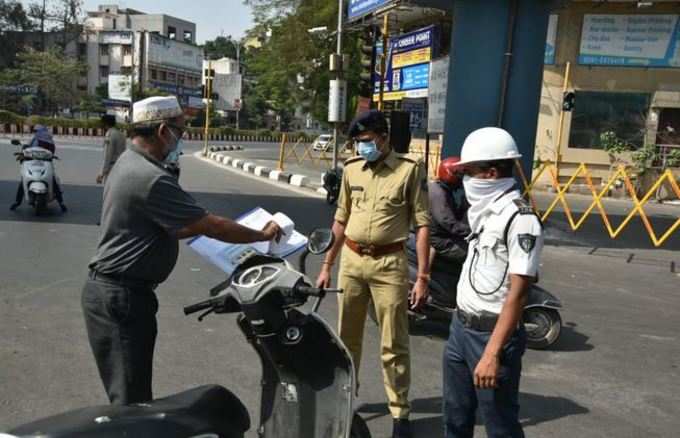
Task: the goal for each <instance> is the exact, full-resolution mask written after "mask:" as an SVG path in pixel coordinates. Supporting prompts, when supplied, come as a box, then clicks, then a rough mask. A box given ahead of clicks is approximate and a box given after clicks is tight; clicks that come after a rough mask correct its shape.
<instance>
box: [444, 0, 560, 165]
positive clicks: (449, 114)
mask: <svg viewBox="0 0 680 438" xmlns="http://www.w3.org/2000/svg"><path fill="white" fill-rule="evenodd" d="M514 3H515V2H514V0H485V1H478V0H456V1H455V3H454V21H455V23H454V26H453V31H452V34H451V65H450V67H449V82H448V94H447V102H446V118H445V128H444V129H445V132H444V148H443V151H442V155H443V156H450V155H460V149H461V147H462V146H463V141H464V140H465V137H467V135H468V134H469V133H470V132H472V131H474V130H475V129H478V128H482V127H485V126H498V118H499V109H500V102H501V94H502V82H503V72H504V65H505V53H506V50H507V44H508V42H507V39H508V27H509V17H510V14H511V13H512V9H513V4H514ZM517 5H518V6H517V15H516V18H515V25H514V37H513V46H512V51H513V56H512V59H511V65H510V75H509V78H508V83H507V93H506V100H505V110H504V111H503V117H502V122H501V127H502V128H504V129H507V130H508V131H509V132H510V133H511V134H512V135H513V137H514V138H515V140H516V141H517V144H518V146H519V149H520V152H521V153H522V154H523V158H522V166H523V168H524V171H525V172H526V173H527V174H528V175H530V172H531V166H532V162H533V157H534V148H535V139H536V126H537V123H538V110H539V105H540V99H541V85H542V84H541V82H542V78H543V59H544V54H545V41H546V34H547V30H548V18H549V13H550V9H551V6H552V2H551V1H547V0H517Z"/></svg>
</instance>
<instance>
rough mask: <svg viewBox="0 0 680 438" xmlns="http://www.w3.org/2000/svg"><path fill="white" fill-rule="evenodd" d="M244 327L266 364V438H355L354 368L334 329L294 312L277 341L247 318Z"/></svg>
mask: <svg viewBox="0 0 680 438" xmlns="http://www.w3.org/2000/svg"><path fill="white" fill-rule="evenodd" d="M239 326H240V327H241V329H242V330H243V332H244V334H245V335H246V337H247V338H248V339H249V341H250V342H251V344H252V345H253V347H254V348H255V350H256V351H257V353H258V355H259V357H260V360H261V362H262V369H263V382H262V400H261V413H260V414H261V419H260V421H261V424H260V431H261V432H262V435H261V436H263V437H276V438H345V437H349V432H350V428H351V418H352V394H353V391H354V386H355V383H354V368H353V364H352V359H351V357H350V355H349V353H348V351H347V349H346V348H345V346H344V344H342V342H341V341H340V339H338V338H337V336H336V335H335V333H334V332H333V330H332V329H331V328H330V327H329V326H328V324H326V322H325V321H323V320H322V319H321V318H319V317H318V316H316V315H315V314H313V313H312V314H303V313H301V312H299V311H298V310H295V309H293V310H289V312H288V315H287V324H286V327H284V328H283V329H282V330H281V332H280V333H277V334H276V335H274V336H268V337H261V338H258V337H257V336H255V335H254V333H253V332H252V329H251V328H250V323H249V322H248V321H247V319H246V318H245V317H241V318H239Z"/></svg>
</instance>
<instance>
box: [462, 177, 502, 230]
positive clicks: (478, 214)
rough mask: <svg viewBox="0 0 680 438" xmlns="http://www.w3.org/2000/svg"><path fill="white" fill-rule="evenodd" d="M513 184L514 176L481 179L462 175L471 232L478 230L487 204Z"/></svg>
mask: <svg viewBox="0 0 680 438" xmlns="http://www.w3.org/2000/svg"><path fill="white" fill-rule="evenodd" d="M514 186H515V179H514V178H499V179H483V178H473V177H471V176H467V175H466V176H465V177H463V187H464V188H465V197H466V198H467V200H468V203H469V204H470V208H469V209H468V222H469V223H470V228H471V229H472V232H473V233H476V232H478V231H479V225H480V221H481V219H482V218H483V217H484V215H485V214H486V213H487V208H488V207H489V205H491V204H492V203H493V202H494V201H495V200H497V199H498V198H499V197H500V196H501V195H503V193H505V192H507V191H508V190H510V189H512V188H513V187H514Z"/></svg>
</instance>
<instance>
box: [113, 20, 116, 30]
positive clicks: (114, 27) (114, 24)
mask: <svg viewBox="0 0 680 438" xmlns="http://www.w3.org/2000/svg"><path fill="white" fill-rule="evenodd" d="M113 30H116V19H115V18H114V19H113Z"/></svg>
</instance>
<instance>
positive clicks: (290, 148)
mask: <svg viewBox="0 0 680 438" xmlns="http://www.w3.org/2000/svg"><path fill="white" fill-rule="evenodd" d="M304 140H305V139H304V137H300V138H298V140H297V141H296V142H295V143H292V144H291V143H289V142H288V136H287V135H286V134H284V135H283V137H282V139H281V146H280V149H279V170H281V171H283V170H284V168H285V163H286V162H287V161H291V159H292V160H293V162H294V163H296V164H298V165H303V163H304V162H305V161H308V162H310V163H311V164H312V165H313V166H314V167H320V168H326V169H328V168H330V163H331V162H332V161H333V155H332V154H329V153H328V152H327V151H326V150H325V149H321V150H320V151H314V150H313V146H314V144H313V143H305V142H304ZM331 142H332V140H331ZM349 156H351V153H349V154H348V153H347V151H346V150H345V149H344V148H343V149H342V150H340V151H339V153H338V158H339V159H340V160H343V159H346V158H349Z"/></svg>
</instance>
